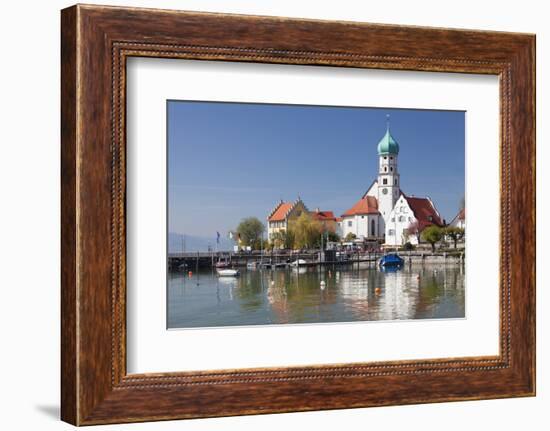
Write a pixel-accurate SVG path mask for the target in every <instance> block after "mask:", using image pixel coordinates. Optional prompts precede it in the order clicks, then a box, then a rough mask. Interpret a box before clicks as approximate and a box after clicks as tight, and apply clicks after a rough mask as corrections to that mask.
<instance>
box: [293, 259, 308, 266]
mask: <svg viewBox="0 0 550 431" xmlns="http://www.w3.org/2000/svg"><path fill="white" fill-rule="evenodd" d="M306 264H307V262H306V261H305V260H304V259H297V260H295V261H294V262H292V263H291V264H290V266H291V267H293V268H297V267H298V266H304V265H306Z"/></svg>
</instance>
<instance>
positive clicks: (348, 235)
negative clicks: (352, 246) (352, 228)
mask: <svg viewBox="0 0 550 431" xmlns="http://www.w3.org/2000/svg"><path fill="white" fill-rule="evenodd" d="M356 238H357V235H355V234H354V233H353V232H348V234H347V235H346V236H345V237H344V241H353V240H354V239H356Z"/></svg>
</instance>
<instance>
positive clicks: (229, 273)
mask: <svg viewBox="0 0 550 431" xmlns="http://www.w3.org/2000/svg"><path fill="white" fill-rule="evenodd" d="M217 272H218V276H220V277H238V276H239V274H240V273H239V270H238V269H232V268H225V269H218V270H217Z"/></svg>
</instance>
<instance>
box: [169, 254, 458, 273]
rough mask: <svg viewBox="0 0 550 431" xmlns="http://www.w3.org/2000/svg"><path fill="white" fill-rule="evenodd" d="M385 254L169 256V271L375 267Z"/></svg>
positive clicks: (420, 257) (419, 259) (408, 258)
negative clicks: (221, 267)
mask: <svg viewBox="0 0 550 431" xmlns="http://www.w3.org/2000/svg"><path fill="white" fill-rule="evenodd" d="M397 254H398V255H399V256H400V257H402V258H403V259H404V261H405V264H413V263H414V264H425V263H435V264H444V263H455V262H456V263H460V264H463V263H464V257H463V254H459V255H456V254H452V255H451V254H447V253H427V252H418V251H416V252H408V251H400V252H397ZM383 255H384V253H381V252H368V251H367V252H339V253H336V252H335V251H331V250H327V251H320V250H309V251H300V252H297V251H287V250H275V251H270V252H265V251H264V252H263V253H262V252H260V251H253V252H228V251H219V252H185V253H169V254H168V269H169V270H170V271H177V270H182V269H183V270H188V271H198V270H199V269H211V268H213V267H215V265H216V263H218V262H226V263H228V264H229V265H230V266H232V267H246V266H247V264H249V263H256V264H260V265H261V266H262V267H264V268H277V267H285V266H290V264H291V263H292V262H296V261H297V260H302V261H304V263H300V265H299V266H300V267H306V266H316V265H323V266H336V265H357V266H359V265H362V267H364V266H367V267H376V265H377V262H378V260H379V259H380V258H381V257H382V256H383Z"/></svg>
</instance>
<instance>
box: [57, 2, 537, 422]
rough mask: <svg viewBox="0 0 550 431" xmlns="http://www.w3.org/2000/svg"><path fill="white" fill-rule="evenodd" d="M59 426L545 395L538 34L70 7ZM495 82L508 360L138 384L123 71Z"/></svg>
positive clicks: (65, 41)
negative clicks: (161, 62) (148, 60)
mask: <svg viewBox="0 0 550 431" xmlns="http://www.w3.org/2000/svg"><path fill="white" fill-rule="evenodd" d="M61 49H62V64H61V71H62V77H61V78H62V81H61V82H62V93H61V107H62V112H61V121H62V134H61V136H62V150H61V161H62V182H61V189H62V199H61V205H62V219H61V226H62V247H61V252H62V286H61V291H62V295H61V301H62V303H61V305H62V325H61V335H62V337H61V339H62V345H61V353H62V363H61V366H62V368H61V375H62V381H61V387H62V391H61V416H62V419H63V420H64V421H67V422H69V423H72V424H75V425H91V424H104V423H116V422H137V421H151V420H166V419H179V418H197V417H213V416H230V415H242V414H258V413H274V412H290V411H308V410H321V409H341V408H352V407H368V406H382V405H394V404H413V403H428V402H442V401H456V400H475V399H489V398H503V397H517V396H533V395H534V394H535V37H534V36H533V35H527V34H512V33H498V32H486V31H467V30H448V29H436V28H423V27H403V26H391V25H376V24H362V23H352V22H328V21H313V20H297V19H285V18H274V17H253V16H239V15H219V14H212V13H195V12H177V11H165V10H147V9H132V8H118V7H100V6H81V5H78V6H73V7H70V8H68V9H65V10H63V11H62V27H61ZM132 56H139V57H162V58H177V59H195V60H205V61H208V60H218V61H220V60H221V61H238V62H253V63H256V62H257V63H282V64H292V65H325V66H326V65H330V66H340V67H351V68H370V69H388V70H412V71H438V72H459V73H476V74H492V75H497V76H498V77H499V82H500V155H501V160H500V169H501V195H500V207H501V215H500V286H499V288H500V354H499V355H497V356H494V357H493V356H491V357H460V358H442V359H430V360H412V361H397V362H396V361H392V362H376V363H372V362H371V363H352V364H337V365H327V366H302V367H291V368H265V369H237V370H231V369H229V370H225V371H209V370H205V371H203V372H176V373H173V372H172V373H157V374H127V372H126V348H125V346H126V320H125V316H126V314H125V313H126V302H125V300H126V260H125V259H126V258H125V252H126V246H125V243H126V242H125V240H126V236H125V235H126V232H125V210H126V209H125V192H126V174H125V173H126V171H125V168H126V166H125V159H126V135H125V131H126V129H125V127H126V121H125V119H126V117H125V115H126V113H125V98H126V93H125V92H126V60H127V59H128V58H129V57H132Z"/></svg>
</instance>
